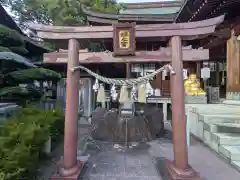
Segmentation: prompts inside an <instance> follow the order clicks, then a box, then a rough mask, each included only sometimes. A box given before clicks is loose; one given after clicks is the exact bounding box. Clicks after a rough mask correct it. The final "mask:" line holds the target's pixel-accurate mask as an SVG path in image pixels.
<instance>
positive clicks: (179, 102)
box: [33, 16, 224, 180]
mask: <svg viewBox="0 0 240 180" xmlns="http://www.w3.org/2000/svg"><path fill="white" fill-rule="evenodd" d="M223 20H224V16H219V17H217V18H212V19H208V20H204V21H198V22H190V23H176V24H163V25H137V26H136V37H147V35H146V34H144V31H151V34H150V35H149V34H148V36H152V37H169V38H170V48H171V65H172V67H173V69H174V71H175V75H173V76H171V98H172V128H173V140H172V141H173V145H174V146H173V151H174V161H167V163H166V167H167V170H168V174H169V177H170V179H171V180H193V179H194V180H195V179H200V177H199V175H198V173H196V172H195V171H194V170H193V169H192V168H191V167H190V166H189V164H188V150H187V141H186V118H185V113H184V112H185V103H184V96H185V94H184V86H183V75H182V72H183V63H182V61H183V50H182V38H189V37H190V38H192V37H194V38H195V37H198V36H199V35H206V34H211V33H213V32H214V31H215V28H216V26H217V25H218V24H220V23H221V22H223ZM33 29H35V30H38V31H41V32H40V33H39V36H40V37H42V38H46V39H68V40H69V43H68V61H67V66H68V70H67V96H66V116H65V134H64V159H63V161H62V162H61V163H60V166H59V176H57V177H56V176H55V177H52V178H51V179H54V180H55V179H65V180H70V179H71V180H77V179H78V178H79V175H80V172H81V169H82V167H83V164H82V163H81V162H80V161H78V160H77V137H78V127H77V124H78V123H77V121H78V89H79V77H80V73H79V72H72V70H71V69H72V68H74V67H76V66H78V65H79V42H78V40H77V39H87V38H93V39H96V38H98V39H101V38H113V28H112V27H109V26H103V27H101V28H96V27H51V26H39V25H37V26H35V28H34V27H33ZM113 60H114V59H113ZM159 61H160V60H159ZM113 62H114V61H113ZM128 62H136V61H134V59H133V61H131V60H129V61H128ZM103 63H104V62H103Z"/></svg>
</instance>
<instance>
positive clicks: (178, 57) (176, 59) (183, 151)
mask: <svg viewBox="0 0 240 180" xmlns="http://www.w3.org/2000/svg"><path fill="white" fill-rule="evenodd" d="M170 44H171V53H172V61H171V65H172V67H173V70H174V71H175V74H174V75H172V76H171V98H172V133H173V138H172V142H173V153H174V160H173V161H169V160H167V162H166V169H167V174H168V176H169V180H200V177H199V176H198V173H196V172H195V171H194V170H193V169H192V168H191V167H190V166H189V164H188V147H187V135H186V124H187V123H186V117H185V102H184V99H185V93H184V85H183V61H182V41H181V37H180V36H174V37H172V38H171V41H170Z"/></svg>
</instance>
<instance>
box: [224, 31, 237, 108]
mask: <svg viewBox="0 0 240 180" xmlns="http://www.w3.org/2000/svg"><path fill="white" fill-rule="evenodd" d="M223 103H225V104H231V105H240V41H239V40H237V37H236V36H235V35H234V32H232V35H231V38H230V39H229V40H228V41H227V92H226V101H224V102H223Z"/></svg>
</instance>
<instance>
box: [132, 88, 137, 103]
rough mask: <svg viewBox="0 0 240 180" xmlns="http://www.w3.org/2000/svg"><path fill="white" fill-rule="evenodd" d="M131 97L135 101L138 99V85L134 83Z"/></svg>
mask: <svg viewBox="0 0 240 180" xmlns="http://www.w3.org/2000/svg"><path fill="white" fill-rule="evenodd" d="M131 99H132V100H133V101H136V100H137V87H136V85H133V87H132V89H131Z"/></svg>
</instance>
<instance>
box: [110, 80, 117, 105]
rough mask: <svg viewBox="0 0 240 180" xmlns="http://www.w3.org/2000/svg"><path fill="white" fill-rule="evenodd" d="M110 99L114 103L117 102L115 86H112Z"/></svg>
mask: <svg viewBox="0 0 240 180" xmlns="http://www.w3.org/2000/svg"><path fill="white" fill-rule="evenodd" d="M111 97H112V100H114V101H116V100H117V97H118V94H117V91H116V87H115V84H113V86H112V88H111Z"/></svg>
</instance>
